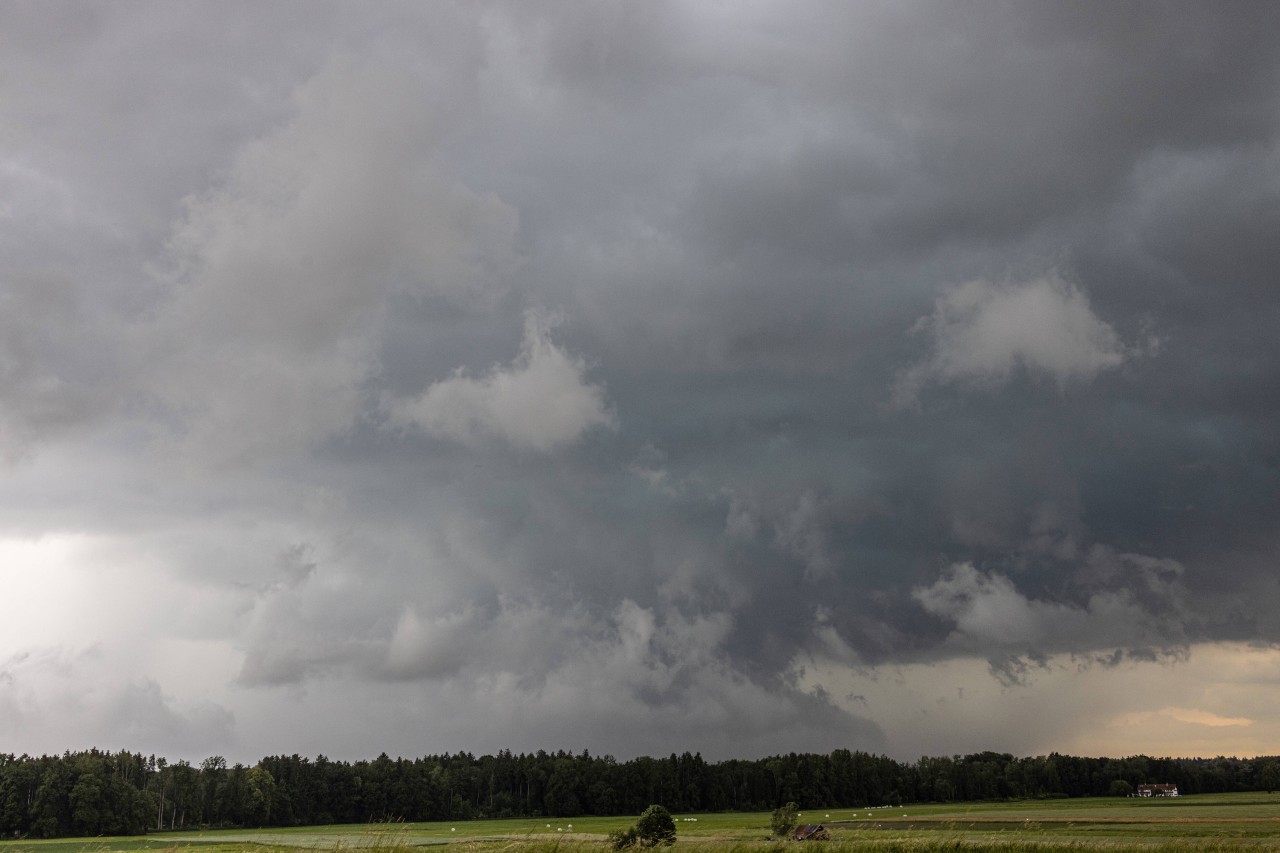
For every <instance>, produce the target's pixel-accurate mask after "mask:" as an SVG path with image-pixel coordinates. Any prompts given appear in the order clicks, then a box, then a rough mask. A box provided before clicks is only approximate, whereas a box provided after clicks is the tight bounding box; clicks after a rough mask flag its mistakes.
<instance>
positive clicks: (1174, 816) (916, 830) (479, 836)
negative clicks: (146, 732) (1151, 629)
mask: <svg viewBox="0 0 1280 853" xmlns="http://www.w3.org/2000/svg"><path fill="white" fill-rule="evenodd" d="M675 817H676V821H677V824H676V826H677V831H678V833H679V839H680V840H679V842H678V845H677V847H678V849H684V850H685V851H687V853H772V851H776V850H779V849H783V848H786V849H791V848H795V847H797V846H800V845H799V844H797V843H794V842H792V843H779V842H775V841H768V840H766V839H767V836H768V834H769V829H768V827H769V815H768V813H755V814H749V813H748V814H744V813H727V814H699V815H676V816H675ZM634 820H635V819H634V818H625V817H613V818H575V819H573V820H551V821H548V820H545V819H544V820H531V819H519V820H485V821H458V822H452V823H389V824H371V825H363V824H362V825H344V826H311V827H300V828H295V829H272V830H210V831H205V832H172V833H170V832H165V833H157V834H154V835H150V836H146V837H141V838H136V837H135V838H81V839H56V840H51V841H33V840H22V841H6V842H0V853H132V851H149V850H157V851H169V853H182V851H184V850H186V849H187V848H191V853H299V851H310V850H321V851H333V850H359V851H360V853H408V851H409V850H410V849H411V848H413V847H420V846H428V845H442V844H456V845H461V847H460V849H459V853H578V851H582V853H586V851H600V850H603V849H605V845H604V836H605V835H606V834H607V833H608V832H610V831H612V830H616V829H624V828H626V827H627V826H629V825H630V824H631V823H633V822H634ZM801 821H802V822H804V823H810V822H812V823H823V824H825V825H827V826H828V827H830V829H831V833H832V840H831V841H829V842H808V843H807V845H806V846H814V845H817V846H818V848H819V850H822V851H827V853H852V851H854V850H871V851H877V853H899V851H901V853H941V851H978V850H991V851H1007V853H1017V851H1052V850H1072V851H1086V850H1105V851H1110V853H1124V851H1144V853H1153V851H1171V852H1172V851H1222V853H1229V851H1238V850H1260V849H1273V848H1274V849H1278V850H1280V794H1277V795H1272V794H1223V795H1205V796H1198V797H1182V798H1179V799H1168V800H1163V799H1154V800H1137V799H1105V798H1099V799H1085V800H1045V801H1034V802H1012V803H961V804H949V805H948V804H929V805H915V806H905V807H902V808H892V809H890V808H880V809H858V810H856V811H855V810H853V809H813V810H809V811H806V812H804V813H803V816H802V818H801Z"/></svg>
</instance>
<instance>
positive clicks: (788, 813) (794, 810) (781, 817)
mask: <svg viewBox="0 0 1280 853" xmlns="http://www.w3.org/2000/svg"><path fill="white" fill-rule="evenodd" d="M799 811H800V807H799V806H797V805H796V804H795V803H787V804H786V805H785V806H780V807H778V808H776V809H774V810H773V817H771V818H770V819H769V826H770V827H772V828H773V834H774V835H777V836H786V835H790V834H791V831H792V830H793V829H795V828H796V815H797V814H798V813H799Z"/></svg>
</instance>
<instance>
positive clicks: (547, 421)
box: [389, 311, 615, 451]
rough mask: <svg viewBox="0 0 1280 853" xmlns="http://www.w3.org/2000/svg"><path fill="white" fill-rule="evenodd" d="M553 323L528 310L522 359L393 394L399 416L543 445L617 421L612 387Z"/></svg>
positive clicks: (516, 443) (461, 435) (400, 420)
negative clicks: (570, 348)
mask: <svg viewBox="0 0 1280 853" xmlns="http://www.w3.org/2000/svg"><path fill="white" fill-rule="evenodd" d="M553 325H554V323H552V322H550V321H548V320H547V319H546V318H545V317H544V316H543V315H541V314H539V313H538V312H535V311H530V312H528V313H527V314H526V315H525V325H524V342H523V344H522V346H521V349H520V354H519V355H518V356H517V357H516V359H515V361H513V362H512V363H511V364H510V365H507V366H505V367H503V366H495V367H494V368H493V369H492V370H491V371H490V372H489V373H487V374H486V375H484V376H481V377H478V378H473V377H471V376H469V375H467V373H466V371H465V370H462V369H459V370H458V371H457V372H455V373H454V375H453V376H451V377H449V378H448V379H442V380H440V381H439V382H436V383H433V384H432V385H431V386H429V387H428V388H427V390H426V391H424V392H423V393H422V394H421V395H419V396H417V397H414V398H410V399H406V400H396V401H393V402H392V403H391V404H390V407H389V408H390V414H391V419H392V422H393V423H395V424H397V425H399V426H402V427H413V428H417V429H420V430H422V431H424V432H427V433H430V434H432V435H435V436H439V437H441V438H446V439H451V440H454V441H460V442H463V443H465V444H475V443H477V442H480V441H483V440H486V439H498V440H500V441H503V442H506V443H507V444H509V445H511V446H512V447H516V448H522V449H528V450H539V451H548V450H552V449H554V448H556V447H559V446H561V445H565V444H569V443H572V442H573V441H575V440H576V439H577V438H578V436H580V435H581V434H582V433H583V432H584V431H586V430H588V429H590V428H591V427H596V426H604V427H612V426H613V425H614V424H615V416H614V413H613V412H612V410H611V409H610V408H609V405H608V403H607V401H606V399H605V390H604V387H603V386H601V385H598V384H594V383H592V382H589V381H588V380H587V378H586V372H587V365H586V362H584V361H583V360H582V359H581V358H577V357H575V356H573V355H570V354H569V353H568V352H566V351H565V350H564V349H562V348H561V347H560V346H558V345H557V344H556V343H555V341H554V340H552V338H551V329H552V326H553Z"/></svg>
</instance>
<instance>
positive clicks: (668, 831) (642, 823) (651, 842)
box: [636, 805, 676, 847]
mask: <svg viewBox="0 0 1280 853" xmlns="http://www.w3.org/2000/svg"><path fill="white" fill-rule="evenodd" d="M636 834H637V835H638V836H639V837H640V843H641V844H643V845H644V846H645V847H654V846H656V845H658V844H675V843H676V822H675V821H674V820H672V818H671V812H669V811H667V810H666V809H665V808H663V807H662V806H658V805H654V806H649V808H647V809H645V810H644V813H643V814H641V815H640V820H639V821H637V822H636Z"/></svg>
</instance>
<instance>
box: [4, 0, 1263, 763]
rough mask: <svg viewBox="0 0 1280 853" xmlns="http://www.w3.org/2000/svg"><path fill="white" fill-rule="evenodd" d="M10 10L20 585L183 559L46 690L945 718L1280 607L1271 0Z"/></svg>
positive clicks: (8, 501) (126, 709)
mask: <svg viewBox="0 0 1280 853" xmlns="http://www.w3.org/2000/svg"><path fill="white" fill-rule="evenodd" d="M0 18H2V19H3V24H4V26H0V33H3V35H0V48H3V54H4V55H5V57H6V59H5V72H4V76H3V77H2V78H0V126H3V127H5V128H6V131H5V133H4V135H3V136H0V248H3V250H4V251H3V253H0V255H2V256H3V260H2V261H0V452H2V454H3V459H4V462H3V464H4V465H5V466H6V468H5V477H4V479H3V483H0V505H2V506H3V507H4V510H5V511H4V513H3V517H4V519H5V521H4V523H3V526H2V527H0V554H4V555H6V556H7V557H8V558H9V563H10V564H9V565H6V566H3V567H0V585H3V587H4V588H7V590H8V591H9V592H10V593H12V595H14V596H27V597H29V598H30V600H32V601H33V602H35V603H36V606H35V608H34V610H33V612H41V610H40V608H41V607H44V608H47V607H49V606H51V605H50V604H49V602H51V601H52V598H51V597H50V596H51V595H52V593H51V590H52V589H53V586H52V585H53V584H54V583H55V582H56V583H58V584H62V585H63V586H66V585H68V584H70V585H71V586H72V587H74V588H76V589H78V590H81V592H78V593H77V594H76V595H77V596H78V597H74V600H73V601H72V602H71V605H69V606H68V608H67V614H68V615H67V618H68V619H69V620H70V619H72V616H74V614H77V613H91V612H93V610H92V608H90V604H89V603H90V601H95V600H96V601H102V602H106V603H107V604H114V605H115V606H118V607H125V606H126V602H128V601H130V600H131V598H137V599H138V600H139V601H141V602H142V604H141V605H140V606H141V608H142V610H141V615H140V617H139V618H138V619H136V620H129V622H128V626H129V627H127V629H126V627H124V626H123V625H116V624H114V623H111V622H109V621H104V620H102V619H97V618H87V617H85V618H81V619H79V621H69V622H68V623H67V624H66V625H65V626H64V627H63V629H62V630H58V631H55V630H54V628H55V627H57V624H61V623H57V620H56V619H54V617H53V616H52V615H51V614H48V613H45V618H46V619H48V620H52V621H50V623H49V624H50V626H52V627H49V628H47V630H46V629H39V630H37V627H38V626H36V625H35V624H34V623H32V624H26V623H22V625H18V626H15V627H13V628H12V629H10V630H8V631H7V632H0V659H3V660H9V661H21V664H20V665H19V664H13V665H9V664H6V665H5V668H4V669H3V672H5V673H7V675H6V677H5V678H4V679H0V705H3V707H5V708H6V709H8V710H9V711H12V718H13V719H23V720H39V719H40V718H41V713H40V709H42V708H46V707H48V703H50V702H52V701H55V699H56V697H59V696H62V695H64V692H65V690H66V685H67V684H68V683H69V680H70V679H71V678H72V677H73V674H74V676H75V677H81V676H83V674H84V673H86V672H89V671H92V672H94V673H95V675H94V678H95V679H96V681H95V684H100V685H101V687H100V688H96V689H99V693H98V694H95V695H96V697H97V698H95V700H94V701H93V702H90V703H87V704H86V705H85V706H84V707H83V711H82V713H81V714H80V717H78V718H76V717H75V716H74V715H71V716H68V717H66V718H65V719H64V718H63V717H59V718H58V726H59V729H58V730H59V731H70V732H79V734H77V735H75V736H77V737H84V738H91V737H95V736H97V735H96V734H95V733H100V732H102V731H105V730H106V729H105V728H104V726H108V725H110V726H116V727H117V728H118V727H119V726H120V725H123V724H122V723H121V720H124V719H125V718H128V719H130V720H136V724H135V725H134V727H133V728H129V727H128V726H127V725H126V726H125V730H127V731H129V732H130V733H131V736H135V737H136V738H138V739H144V740H145V739H148V738H151V739H154V740H155V742H156V743H157V744H178V743H180V742H189V743H191V744H192V746H190V747H189V748H188V749H189V753H188V756H187V757H192V758H199V757H200V756H199V754H198V750H199V749H204V748H206V747H205V746H203V745H206V744H222V745H218V746H216V747H214V746H210V747H207V748H209V749H215V748H216V751H219V752H222V753H224V754H238V753H243V754H242V755H241V757H244V758H252V757H255V753H259V754H261V753H267V752H275V751H280V750H284V751H293V750H304V751H306V750H311V751H324V752H326V753H327V754H331V755H341V754H348V755H351V756H353V757H355V756H357V755H358V754H359V752H360V751H361V750H365V751H372V752H378V751H382V749H392V750H399V751H404V752H413V751H424V750H430V749H452V748H465V749H472V750H475V749H482V750H483V749H496V748H499V747H502V746H512V747H514V748H540V747H544V748H554V747H561V746H563V747H565V748H573V749H578V748H582V747H587V748H590V749H593V750H596V751H601V750H605V751H613V752H615V753H619V754H627V753H629V752H632V751H635V752H643V751H649V752H659V753H664V752H667V751H669V747H668V744H677V745H678V747H670V748H681V749H682V748H689V749H700V750H701V751H703V752H704V754H713V755H714V754H722V755H724V754H730V753H735V752H737V753H741V752H742V751H743V750H747V751H758V752H768V751H774V750H784V749H801V748H803V749H811V748H812V749H826V748H831V747H835V746H857V747H863V748H869V749H882V748H886V749H895V750H901V749H904V748H905V749H908V751H910V750H911V749H914V747H912V746H910V745H911V744H912V743H913V742H914V739H915V738H916V737H921V738H924V741H923V742H928V743H940V742H939V741H937V740H936V738H935V737H934V735H933V734H928V736H927V737H926V730H931V727H933V726H934V724H935V723H934V718H933V717H930V716H929V714H926V713H925V711H924V710H923V708H924V704H923V703H925V701H926V700H925V699H923V698H921V696H922V694H920V693H919V692H918V690H917V689H916V687H914V686H913V685H916V684H917V683H918V682H917V678H918V676H917V675H916V674H915V673H919V672H922V671H925V670H928V669H929V668H938V671H939V672H943V671H945V672H957V673H960V672H963V673H966V675H965V677H966V678H967V679H970V682H969V683H968V684H967V685H964V686H966V687H967V688H968V689H966V690H965V691H963V692H962V693H956V692H955V691H954V690H953V691H952V696H953V698H952V699H949V700H948V703H947V704H946V707H947V708H949V709H951V710H952V711H953V712H955V713H961V710H960V709H961V708H962V707H963V708H970V707H977V706H979V705H982V706H983V707H985V708H987V709H988V711H989V712H990V713H992V714H996V713H998V712H999V708H1000V707H1002V705H1001V702H1000V700H999V699H998V698H993V697H998V696H999V695H1000V694H999V691H1001V690H1005V691H1021V692H1022V693H1023V694H1026V695H1027V696H1029V697H1032V698H1029V699H1026V700H1024V701H1026V702H1028V703H1035V702H1039V703H1041V704H1043V703H1045V702H1048V701H1049V700H1048V699H1047V698H1045V697H1049V696H1054V695H1059V691H1060V690H1061V689H1062V688H1061V685H1062V684H1065V683H1067V682H1068V681H1070V679H1073V678H1080V679H1102V678H1104V677H1106V673H1110V672H1113V671H1120V670H1123V669H1125V668H1126V667H1129V668H1134V670H1135V671H1141V672H1143V673H1147V672H1149V671H1151V672H1154V671H1159V672H1167V673H1175V672H1184V673H1192V672H1195V673H1200V674H1198V675H1196V676H1195V677H1197V678H1203V677H1204V676H1203V672H1204V670H1203V669H1197V668H1196V667H1195V666H1194V664H1193V663H1191V662H1192V661H1194V660H1195V659H1196V658H1195V656H1196V654H1197V651H1196V650H1197V649H1201V648H1206V647H1209V646H1215V644H1218V645H1220V644H1227V643H1253V644H1255V645H1254V648H1257V649H1261V648H1263V647H1266V646H1267V645H1268V644H1273V643H1275V642H1280V620H1277V619H1276V617H1275V616H1274V613H1276V612H1278V611H1277V607H1276V605H1277V603H1278V601H1277V600H1278V599H1280V588H1277V587H1276V585H1275V583H1274V577H1273V574H1274V573H1273V568H1274V566H1273V564H1274V556H1275V553H1276V548H1277V544H1278V543H1277V538H1276V530H1277V529H1280V528H1278V527H1277V519H1278V517H1280V499H1278V498H1277V496H1278V495H1280V436H1278V435H1277V431H1276V426H1275V424H1276V423H1277V414H1280V413H1278V412H1277V395H1276V393H1275V391H1274V389H1275V388H1277V387H1280V376H1277V368H1276V365H1277V364H1280V359H1278V358H1276V344H1275V341H1276V340H1280V335H1277V331H1278V329H1277V323H1278V321H1280V315H1278V314H1277V309H1276V305H1277V300H1276V297H1275V296H1274V294H1273V289H1274V288H1273V284H1274V282H1273V279H1274V278H1275V272H1276V270H1277V269H1278V268H1280V256H1277V249H1276V248H1275V240H1274V239H1273V238H1272V235H1273V234H1274V233H1276V232H1277V229H1278V228H1280V221H1276V220H1277V217H1278V216H1280V213H1278V211H1280V205H1278V204H1277V199H1278V198H1280V171H1278V170H1277V164H1278V163H1280V159H1278V157H1280V155H1278V153H1277V142H1276V140H1277V138H1280V137H1278V136H1277V132H1276V131H1277V120H1278V119H1280V113H1278V112H1277V109H1276V104H1277V102H1278V98H1280V58H1278V57H1277V55H1276V52H1275V51H1274V49H1273V48H1272V45H1273V44H1274V43H1275V39H1276V37H1277V36H1280V15H1277V12H1276V11H1274V10H1273V7H1272V5H1271V4H1266V3H1260V2H1259V3H1238V4H1218V5H1214V6H1205V5H1203V4H1180V3H1175V4H1169V3H1159V4H1156V3H1150V4H1147V3H1131V4H1124V5H1116V4H1111V3H1086V4H1073V5H1071V6H1059V5H1047V4H1045V5H1027V4H1009V3H1001V2H986V3H976V4H969V5H965V6H955V5H951V4H928V5H925V6H876V5H872V4H849V5H842V6H838V7H837V6H832V5H829V4H821V3H812V4H810V3H801V4H785V5H784V4H768V3H766V4H759V5H757V6H755V7H753V8H750V9H741V8H739V9H734V10H727V9H720V8H718V7H714V6H709V5H707V4H695V3H681V2H669V3H650V4H643V5H633V4H622V3H601V4H593V5H591V6H590V8H589V9H584V7H582V6H581V5H580V4H569V3H543V4H535V5H530V4H506V3H487V4H480V5H468V4H445V5H439V6H434V7H432V9H431V10H430V11H428V10H424V9H422V8H420V7H419V6H418V5H416V4H410V3H403V4H402V3H393V2H385V3H378V4H375V5H374V6H371V7H368V8H364V9H361V10H359V11H358V12H357V11H356V10H353V9H350V8H347V7H345V6H343V5H341V4H313V3H307V4H300V3H297V4H295V3H288V2H281V3H275V4H271V5H270V6H266V7H263V6H261V5H259V4H236V3H232V4H220V5H218V6H216V7H211V6H207V5H202V4H185V3H166V4H140V5H136V6H120V7H106V8H100V9H95V10H92V12H85V10H83V9H81V8H80V7H72V6H69V5H63V4H57V3H54V4H39V5H36V4H27V5H19V6H15V7H12V8H9V9H6V10H5V11H4V12H3V13H0ZM6 549H7V550H6ZM42 578H44V579H43V580H42ZM55 579H56V581H55ZM77 608H79V609H77ZM55 623H56V624H55ZM23 626H25V627H23ZM1224 647H1225V646H1224ZM1215 648H1216V646H1215ZM1232 648H1235V647H1234V646H1232ZM164 649H168V650H169V651H164ZM90 653H92V654H93V655H97V656H98V657H97V658H96V659H97V660H100V661H101V663H100V665H99V666H97V667H96V668H91V667H87V666H86V665H84V664H83V663H82V662H83V661H84V660H86V658H85V655H87V654H90ZM1206 654H1207V655H1209V657H1211V658H1212V659H1213V660H1218V657H1216V656H1215V655H1217V654H1218V652H1213V653H1206ZM186 660H189V661H198V662H199V665H200V666H199V669H197V668H195V667H192V666H187V665H184V663H183V661H186ZM78 661H79V662H81V663H77V662H78ZM949 667H950V669H948V668H949ZM921 668H923V669H921ZM1144 668H1147V669H1144ZM197 671H199V672H202V673H204V675H202V676H201V677H199V678H197V677H196V675H195V673H196V672H197ZM895 672H897V673H899V675H897V676H895V675H894V673H895ZM1169 677H1170V678H1173V677H1174V676H1173V675H1172V674H1170V675H1169ZM1188 677H1190V676H1188ZM895 679H896V680H895ZM972 679H982V680H984V684H985V683H986V682H990V684H991V685H994V688H993V690H995V692H992V691H991V690H987V689H985V688H983V687H982V686H981V685H978V684H977V683H975V682H973V681H972ZM1091 683H1093V682H1091ZM1098 683H1101V682H1098ZM893 684H899V689H897V690H896V691H895V690H894V689H891V688H890V686H889V685H893ZM864 686H865V688H866V689H863V688H864ZM846 695H847V696H852V697H861V698H860V699H859V700H858V701H854V700H853V699H850V700H848V701H845V700H843V699H841V697H843V696H846ZM955 696H959V697H961V699H955V698H954V697H955ZM51 697H52V698H51ZM961 700H963V701H961ZM983 703H986V704H983ZM931 707H934V706H931ZM936 707H942V706H936ZM286 709H287V714H286V713H285V712H286ZM1113 710H1114V711H1115V713H1117V714H1120V713H1122V711H1123V707H1122V706H1121V705H1116V706H1115V707H1114V708H1113ZM1204 710H1205V712H1206V713H1210V712H1212V713H1222V709H1217V710H1215V709H1213V708H1206V709H1204ZM931 713H933V714H935V715H936V713H938V712H937V711H936V710H934V711H932V712H931ZM964 713H968V712H967V711H965V712H964ZM357 714H374V715H375V716H376V717H377V719H378V720H379V725H378V726H377V727H376V730H377V731H378V732H381V733H384V734H385V740H382V741H378V740H376V739H372V738H371V737H370V736H368V735H367V734H359V735H356V734H350V733H347V732H346V728H345V727H343V726H341V725H340V724H339V723H340V721H341V720H342V719H343V718H344V715H357ZM282 715H284V716H289V717H290V718H292V719H296V720H297V721H298V722H299V723H306V724H308V725H293V726H290V727H289V728H285V727H283V726H281V725H280V724H279V720H280V719H282V718H283V717H282ZM1194 716H1195V715H1190V716H1188V715H1187V714H1182V717H1188V718H1194ZM423 717H427V718H429V719H430V720H431V722H430V724H429V725H427V727H426V728H425V729H424V728H423V727H422V726H423V723H422V719H423ZM976 718H977V717H976V716H975V719H976ZM77 719H78V720H79V722H76V720H77ZM1179 719H1180V718H1179ZM1046 720H1048V721H1049V722H1047V723H1046V725H1049V724H1050V723H1052V725H1054V726H1059V727H1060V726H1062V725H1066V724H1067V723H1065V722H1064V721H1063V720H1062V719H1059V718H1058V716H1050V717H1046ZM1080 725H1084V724H1083V723H1081V724H1080ZM304 730H305V733H304ZM978 730H981V731H982V732H984V733H987V734H990V736H992V737H996V736H998V732H997V731H996V730H994V729H992V730H988V728H984V727H982V726H979V727H978V728H977V729H975V731H978ZM1073 731H1074V730H1073ZM1082 731H1083V729H1082ZM52 732H53V729H52V728H50V729H49V730H48V731H43V732H40V733H38V734H33V735H32V737H33V744H35V743H36V741H37V740H38V741H39V743H40V748H53V749H60V748H68V747H73V746H77V745H78V744H73V743H65V744H52V743H48V740H49V738H50V737H51V736H52ZM1047 732H1048V730H1047V729H1046V730H1045V732H1040V731H1039V730H1037V731H1034V732H1024V733H1022V734H1019V735H1018V736H1017V739H1016V743H1017V745H1018V746H1019V748H1028V749H1030V748H1039V745H1045V744H1047V745H1048V747H1049V748H1053V744H1052V743H1051V742H1050V739H1051V738H1052V735H1051V734H1049V733H1047ZM424 737H426V738H431V739H433V740H432V741H431V743H425V744H424V743H423V742H422V738H424ZM324 738H332V739H334V742H333V743H326V742H322V741H323V740H324ZM1010 743H1013V741H1010ZM195 744H201V746H196V745H195ZM379 744H381V745H379ZM965 744H966V747H965V748H967V744H968V741H965ZM113 745H114V744H113ZM121 745H122V746H127V747H128V748H144V749H146V748H151V747H150V746H149V745H147V744H121ZM973 746H974V748H986V746H992V747H1000V744H974V745H973ZM33 748H35V747H33ZM156 748H157V749H158V748H160V747H158V746H157V747H156ZM173 748H174V749H177V750H178V751H182V750H181V748H180V747H177V746H175V747H173ZM940 748H942V749H943V750H944V751H946V750H948V749H951V747H946V746H945V745H941V744H940ZM956 748H960V747H956Z"/></svg>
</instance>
